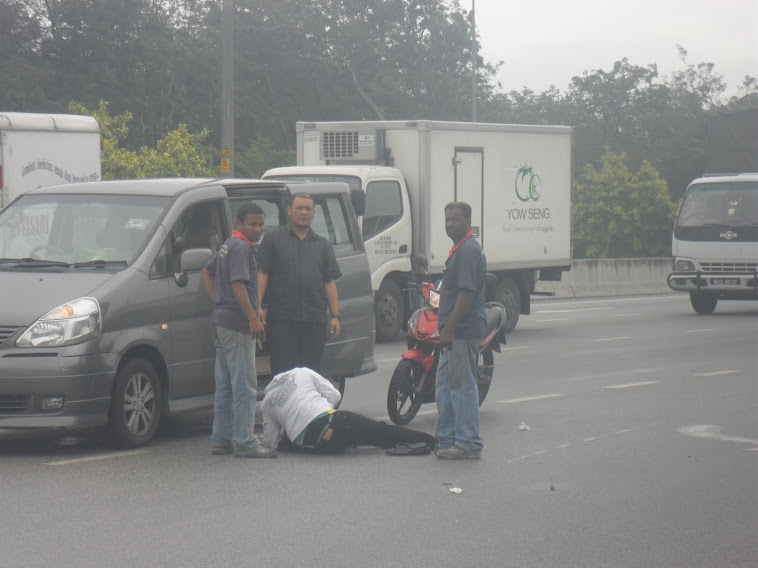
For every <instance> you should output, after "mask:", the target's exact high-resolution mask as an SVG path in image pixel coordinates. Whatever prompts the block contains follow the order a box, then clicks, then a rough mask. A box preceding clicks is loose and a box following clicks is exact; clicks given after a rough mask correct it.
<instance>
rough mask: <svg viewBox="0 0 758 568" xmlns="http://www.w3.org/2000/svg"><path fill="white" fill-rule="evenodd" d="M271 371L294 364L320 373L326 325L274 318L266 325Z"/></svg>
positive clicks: (292, 367) (282, 369) (278, 371)
mask: <svg viewBox="0 0 758 568" xmlns="http://www.w3.org/2000/svg"><path fill="white" fill-rule="evenodd" d="M266 336H267V339H268V353H269V357H270V358H271V374H272V375H278V374H279V373H283V372H285V371H289V370H290V369H294V368H295V367H308V368H309V369H312V370H314V371H316V372H317V373H320V372H321V358H322V357H323V355H324V346H325V345H326V324H324V323H311V322H305V321H288V320H275V321H269V322H268V323H267V324H266Z"/></svg>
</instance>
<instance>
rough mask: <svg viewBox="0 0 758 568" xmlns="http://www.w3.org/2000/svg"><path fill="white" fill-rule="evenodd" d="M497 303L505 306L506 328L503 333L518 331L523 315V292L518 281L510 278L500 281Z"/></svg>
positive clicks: (496, 293)
mask: <svg viewBox="0 0 758 568" xmlns="http://www.w3.org/2000/svg"><path fill="white" fill-rule="evenodd" d="M495 296H496V298H497V301H498V302H500V303H501V304H503V305H504V306H505V316H506V320H505V327H504V328H503V331H505V333H510V332H511V331H513V330H514V329H516V324H517V323H518V318H519V315H520V313H521V292H519V289H518V285H517V284H516V281H515V280H514V279H513V278H511V277H510V276H506V277H504V278H502V279H500V280H499V281H498V283H497V290H496V292H495Z"/></svg>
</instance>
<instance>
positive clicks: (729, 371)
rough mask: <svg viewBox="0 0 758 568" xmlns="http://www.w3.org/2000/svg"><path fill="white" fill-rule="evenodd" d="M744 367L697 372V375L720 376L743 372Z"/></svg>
mask: <svg viewBox="0 0 758 568" xmlns="http://www.w3.org/2000/svg"><path fill="white" fill-rule="evenodd" d="M741 372H742V369H728V370H726V371H713V372H712V373H695V376H696V377H718V376H720V375H733V374H734V373H741Z"/></svg>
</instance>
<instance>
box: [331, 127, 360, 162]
mask: <svg viewBox="0 0 758 568" xmlns="http://www.w3.org/2000/svg"><path fill="white" fill-rule="evenodd" d="M322 140H323V142H322V144H323V146H322V147H321V151H322V157H323V158H324V159H326V160H328V159H334V158H352V157H353V155H355V154H357V153H358V152H359V151H360V145H359V143H358V132H356V131H341V132H322Z"/></svg>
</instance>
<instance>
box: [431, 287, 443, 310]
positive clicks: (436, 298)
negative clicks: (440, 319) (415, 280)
mask: <svg viewBox="0 0 758 568" xmlns="http://www.w3.org/2000/svg"><path fill="white" fill-rule="evenodd" d="M429 305H430V306H432V307H433V308H434V309H435V310H436V309H438V308H439V307H440V295H439V294H438V293H437V292H435V291H434V290H432V291H431V292H429Z"/></svg>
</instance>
